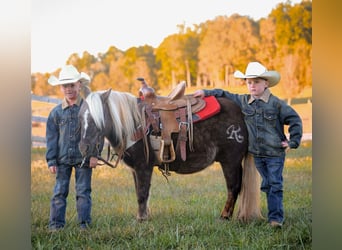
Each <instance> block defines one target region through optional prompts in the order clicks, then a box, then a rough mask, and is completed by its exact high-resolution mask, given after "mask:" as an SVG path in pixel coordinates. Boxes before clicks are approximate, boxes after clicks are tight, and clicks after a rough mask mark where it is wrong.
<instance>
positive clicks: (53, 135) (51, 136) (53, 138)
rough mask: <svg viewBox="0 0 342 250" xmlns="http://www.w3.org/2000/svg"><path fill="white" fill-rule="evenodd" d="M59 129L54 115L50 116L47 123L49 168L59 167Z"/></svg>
mask: <svg viewBox="0 0 342 250" xmlns="http://www.w3.org/2000/svg"><path fill="white" fill-rule="evenodd" d="M58 138H59V135H58V127H57V125H56V124H55V122H54V119H53V117H52V115H49V117H48V120H47V122H46V154H45V157H46V162H47V164H48V167H51V166H57V154H58Z"/></svg>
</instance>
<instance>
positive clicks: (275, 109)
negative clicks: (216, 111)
mask: <svg viewBox="0 0 342 250" xmlns="http://www.w3.org/2000/svg"><path fill="white" fill-rule="evenodd" d="M204 94H205V96H208V95H213V96H215V97H226V98H229V99H231V100H232V101H234V102H235V103H236V104H237V105H239V106H240V108H241V111H242V113H243V114H244V119H245V123H246V125H247V129H248V140H249V142H248V151H249V152H250V153H251V154H253V155H255V156H259V157H281V156H285V148H283V147H282V145H281V142H282V141H285V140H288V139H287V138H286V136H285V133H284V125H288V126H289V127H288V132H289V140H288V144H289V147H290V148H297V147H298V146H299V145H300V141H301V138H302V133H303V131H302V120H301V118H300V116H299V115H298V114H297V112H296V111H295V110H294V109H293V108H292V107H291V106H289V105H287V104H286V103H285V102H284V101H282V100H280V99H279V98H278V97H276V96H274V95H272V94H271V92H270V90H269V89H266V90H265V92H264V94H263V96H262V97H261V98H260V99H254V98H253V97H252V96H251V95H249V94H244V95H239V94H232V93H229V92H228V91H224V90H222V89H213V90H204Z"/></svg>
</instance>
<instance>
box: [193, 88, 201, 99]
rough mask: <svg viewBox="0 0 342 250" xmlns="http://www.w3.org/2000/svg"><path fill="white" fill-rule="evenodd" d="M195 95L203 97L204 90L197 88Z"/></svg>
mask: <svg viewBox="0 0 342 250" xmlns="http://www.w3.org/2000/svg"><path fill="white" fill-rule="evenodd" d="M193 96H194V97H201V98H203V97H204V91H203V90H201V89H199V90H196V91H195V92H194V93H193Z"/></svg>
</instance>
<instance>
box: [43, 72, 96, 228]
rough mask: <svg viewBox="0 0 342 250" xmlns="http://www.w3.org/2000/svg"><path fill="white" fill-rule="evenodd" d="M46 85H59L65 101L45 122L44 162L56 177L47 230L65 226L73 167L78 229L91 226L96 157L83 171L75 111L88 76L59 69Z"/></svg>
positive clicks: (78, 107) (77, 110)
mask: <svg viewBox="0 0 342 250" xmlns="http://www.w3.org/2000/svg"><path fill="white" fill-rule="evenodd" d="M48 82H49V84H51V85H53V86H57V85H59V86H60V89H61V91H62V93H63V94H64V99H63V101H62V103H61V104H59V105H57V106H56V107H54V108H53V109H52V110H51V112H50V114H49V116H48V120H47V123H46V144H47V146H46V161H47V164H48V167H49V170H50V172H51V173H53V174H56V184H55V187H54V191H53V196H52V198H51V207H50V219H49V230H50V231H52V232H53V231H57V230H59V229H62V228H63V227H64V226H65V211H66V204H67V197H68V193H69V183H70V176H71V172H72V168H75V179H76V206H77V214H78V222H79V223H80V227H81V229H86V228H87V227H88V226H89V224H90V223H91V205H92V202H91V176H92V168H95V167H96V165H97V158H95V157H91V158H90V159H89V161H87V162H86V164H85V165H84V166H82V168H80V164H81V162H82V160H83V159H82V156H81V153H80V150H79V148H78V144H79V141H80V129H79V127H78V112H79V110H80V107H81V104H82V102H83V99H82V98H81V97H80V95H79V93H80V90H81V87H87V85H88V84H89V82H90V77H89V76H88V75H87V74H85V73H83V72H82V73H79V72H78V71H77V69H76V68H75V67H74V66H72V65H66V66H64V67H63V68H62V69H61V72H60V73H59V78H57V77H55V76H51V77H50V78H49V79H48Z"/></svg>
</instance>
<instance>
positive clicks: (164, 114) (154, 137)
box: [137, 78, 206, 164]
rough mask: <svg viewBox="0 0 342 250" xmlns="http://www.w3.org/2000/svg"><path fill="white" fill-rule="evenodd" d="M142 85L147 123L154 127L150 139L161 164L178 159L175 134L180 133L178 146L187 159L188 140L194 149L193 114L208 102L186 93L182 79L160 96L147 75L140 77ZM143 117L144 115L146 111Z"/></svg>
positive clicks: (141, 96) (190, 146)
mask: <svg viewBox="0 0 342 250" xmlns="http://www.w3.org/2000/svg"><path fill="white" fill-rule="evenodd" d="M137 80H139V81H141V83H142V87H141V88H140V90H139V97H140V99H141V100H142V104H143V113H145V114H146V118H147V121H146V127H147V128H149V127H152V132H151V133H150V139H151V140H150V141H151V144H152V147H153V149H154V150H155V152H156V154H157V158H158V161H159V162H158V163H159V164H168V163H170V162H173V161H174V160H175V159H176V153H175V147H174V145H173V141H172V134H173V133H178V139H177V145H176V149H179V150H180V155H181V159H182V160H183V161H186V142H187V141H188V140H189V149H190V151H193V150H194V148H193V121H192V114H193V113H196V112H198V111H200V110H202V109H203V108H204V107H205V105H206V103H205V101H204V100H203V99H202V98H196V97H193V96H192V95H185V94H184V93H185V87H186V83H185V82H184V81H183V82H181V83H179V84H178V85H177V86H176V88H174V89H173V90H172V91H171V93H170V94H169V95H168V96H158V95H156V94H155V91H154V89H153V88H151V87H149V86H148V85H147V83H146V82H145V80H144V78H138V79H137ZM143 117H145V116H144V115H143Z"/></svg>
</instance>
